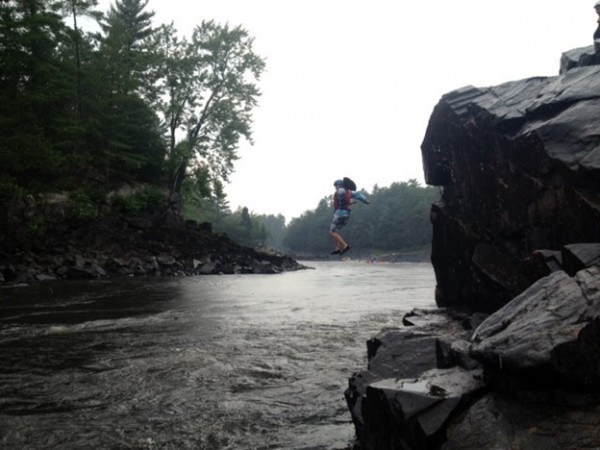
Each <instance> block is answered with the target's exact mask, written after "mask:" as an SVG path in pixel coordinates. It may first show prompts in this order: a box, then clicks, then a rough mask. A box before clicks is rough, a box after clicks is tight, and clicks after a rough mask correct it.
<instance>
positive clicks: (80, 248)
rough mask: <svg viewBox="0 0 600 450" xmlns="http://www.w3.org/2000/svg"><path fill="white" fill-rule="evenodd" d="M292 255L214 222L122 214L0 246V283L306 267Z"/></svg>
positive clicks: (252, 272) (287, 269)
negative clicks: (243, 241)
mask: <svg viewBox="0 0 600 450" xmlns="http://www.w3.org/2000/svg"><path fill="white" fill-rule="evenodd" d="M304 268H305V266H303V265H302V264H299V263H298V262H297V261H295V260H294V259H292V258H291V257H289V256H286V255H283V254H281V253H278V252H275V251H269V250H259V249H254V248H251V247H245V246H242V245H239V244H237V243H235V242H233V241H232V240H231V239H229V238H228V237H227V236H226V235H221V234H214V233H212V231H211V230H210V226H209V224H201V225H200V224H196V223H195V222H192V221H188V222H185V223H184V222H181V223H175V224H170V225H148V224H145V225H141V224H140V223H139V222H136V221H134V220H131V219H127V218H123V217H113V218H107V219H104V220H100V221H94V222H93V223H88V224H85V225H83V226H82V225H80V226H76V227H72V228H68V227H62V228H61V229H60V232H59V231H57V230H54V231H53V232H52V233H49V234H48V235H46V236H44V238H43V239H37V240H36V242H32V243H31V245H27V246H11V247H8V246H6V245H4V246H3V248H2V249H0V283H31V282H35V281H49V280H58V279H95V278H105V277H127V276H189V275H208V274H238V273H239V274H276V273H281V272H284V271H293V270H301V269H304Z"/></svg>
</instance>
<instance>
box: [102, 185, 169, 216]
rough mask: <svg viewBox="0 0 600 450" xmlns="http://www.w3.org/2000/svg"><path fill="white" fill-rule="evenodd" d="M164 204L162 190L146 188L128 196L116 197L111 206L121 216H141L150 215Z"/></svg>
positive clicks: (164, 198)
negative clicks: (121, 214)
mask: <svg viewBox="0 0 600 450" xmlns="http://www.w3.org/2000/svg"><path fill="white" fill-rule="evenodd" d="M165 204H166V195H165V192H164V191H163V190H160V189H157V188H152V187H149V188H146V189H143V190H142V191H140V192H137V193H135V194H133V195H129V196H121V197H116V198H115V200H114V202H113V206H114V207H115V209H116V210H117V211H118V212H120V213H123V214H129V215H134V216H136V215H141V214H143V213H152V212H154V211H156V210H158V209H160V208H163V207H164V206H165Z"/></svg>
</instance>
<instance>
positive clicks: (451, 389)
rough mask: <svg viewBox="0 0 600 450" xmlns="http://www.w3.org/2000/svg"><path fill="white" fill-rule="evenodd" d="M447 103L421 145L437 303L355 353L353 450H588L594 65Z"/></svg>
mask: <svg viewBox="0 0 600 450" xmlns="http://www.w3.org/2000/svg"><path fill="white" fill-rule="evenodd" d="M592 56H593V50H592V52H591V53H590V49H589V48H584V49H576V50H572V51H570V52H567V53H565V54H564V55H563V58H562V60H561V69H560V75H559V76H556V77H544V78H541V77H537V78H530V79H525V80H521V81H514V82H508V83H505V84H502V85H500V86H495V87H486V88H476V87H471V86H468V87H464V88H461V89H458V90H456V91H453V92H450V93H448V94H446V95H444V96H443V97H442V98H441V100H440V102H439V103H438V105H437V106H436V107H435V109H434V110H433V113H432V115H431V118H430V122H429V126H428V128H427V132H426V135H425V139H424V141H423V144H422V154H423V166H424V171H425V178H426V181H427V183H428V184H431V185H436V186H440V187H442V191H443V193H442V197H441V201H440V202H438V203H437V204H435V205H433V207H432V211H431V221H432V224H433V247H432V263H433V266H434V269H435V273H436V279H437V287H436V302H437V305H438V307H439V308H438V309H435V310H431V311H414V312H412V313H410V314H409V315H407V316H406V317H405V319H404V322H403V324H402V326H401V327H398V328H397V329H388V330H385V331H382V332H381V333H380V334H379V335H377V336H375V337H374V338H372V339H371V340H370V341H369V342H368V343H367V350H368V351H367V353H368V361H369V364H368V367H367V368H366V369H365V370H363V371H361V372H359V373H356V374H355V375H354V376H353V377H352V378H351V379H350V383H349V387H348V389H347V391H346V399H347V402H348V406H349V409H350V411H351V414H352V419H353V422H354V424H355V428H356V434H357V440H358V442H357V446H356V448H358V449H360V450H385V449H402V450H412V449H415V450H416V449H436V450H437V449H445V450H454V449H490V450H491V449H520V450H528V449H532V450H533V449H541V448H543V449H545V450H550V449H556V450H564V449H576V448H577V449H583V448H586V449H598V448H600V431H599V430H600V391H599V390H598V388H600V66H598V65H591V63H592V62H593V58H592Z"/></svg>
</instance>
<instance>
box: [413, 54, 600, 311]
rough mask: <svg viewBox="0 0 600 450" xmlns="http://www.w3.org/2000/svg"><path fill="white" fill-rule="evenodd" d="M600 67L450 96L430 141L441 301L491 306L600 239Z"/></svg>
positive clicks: (425, 148)
mask: <svg viewBox="0 0 600 450" xmlns="http://www.w3.org/2000/svg"><path fill="white" fill-rule="evenodd" d="M599 118H600V66H589V67H575V68H572V69H571V70H569V71H568V72H566V73H564V74H562V75H560V76H557V77H549V78H530V79H526V80H521V81H514V82H509V83H505V84H502V85H500V86H495V87H488V88H475V87H466V88H462V89H459V90H456V91H454V92H451V93H449V94H447V95H445V96H443V97H442V99H441V100H440V102H439V103H438V105H437V106H436V107H435V109H434V111H433V114H432V115H431V119H430V122H429V127H428V129H427V132H426V135H425V139H424V141H423V145H422V154H423V166H424V171H425V178H426V182H427V183H428V184H431V185H436V186H442V187H443V194H442V200H441V202H439V203H438V204H436V205H434V207H433V209H432V215H431V217H432V224H433V252H432V262H433V265H434V268H435V271H436V276H437V282H438V290H437V297H436V300H437V303H438V305H440V306H466V307H468V308H469V309H470V310H472V311H485V312H492V311H495V310H497V309H498V308H499V307H501V306H502V305H504V304H505V303H507V302H508V301H509V300H510V299H512V298H513V297H515V296H516V295H517V294H519V293H521V292H522V291H523V290H524V289H525V288H526V287H528V286H529V285H530V284H531V283H532V282H533V281H535V280H537V279H538V278H540V277H541V276H544V275H547V274H548V273H549V270H548V267H546V266H547V264H545V260H546V259H548V258H551V257H554V258H557V259H558V261H559V262H560V258H561V255H560V253H555V254H552V253H550V252H560V251H561V249H562V248H563V247H564V246H565V245H568V244H574V243H586V242H599V241H600V119H599Z"/></svg>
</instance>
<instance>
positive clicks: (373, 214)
mask: <svg viewBox="0 0 600 450" xmlns="http://www.w3.org/2000/svg"><path fill="white" fill-rule="evenodd" d="M363 192H365V194H366V195H367V196H368V197H369V201H370V204H369V205H364V204H362V203H359V204H357V205H355V206H354V207H353V209H352V216H351V219H350V223H349V224H348V225H347V226H346V227H345V228H343V230H342V234H343V236H344V238H345V239H346V240H347V241H348V242H349V243H350V244H351V245H352V248H353V249H355V250H356V251H357V252H361V253H370V254H375V253H379V252H397V251H408V250H414V249H419V248H423V247H427V246H429V245H430V244H431V224H430V220H429V211H430V209H431V204H432V203H434V202H436V201H437V200H438V199H439V191H438V189H436V188H432V187H422V186H420V185H419V183H418V182H417V181H416V180H409V181H407V182H398V183H392V185H391V186H389V187H377V186H375V187H374V188H373V191H372V192H370V193H369V192H366V191H363ZM201 202H202V205H201V206H200V205H196V206H195V205H194V204H188V206H187V208H186V211H187V216H188V217H190V218H193V219H196V220H199V221H207V222H211V223H213V225H214V228H215V230H216V231H221V232H225V233H227V234H228V235H230V236H231V237H233V238H234V239H236V240H238V241H240V242H243V243H246V244H250V245H267V246H271V247H275V248H278V249H281V250H284V251H291V252H294V253H298V254H301V255H322V254H328V253H329V252H330V251H331V250H332V249H333V243H332V241H331V238H330V237H329V235H328V232H329V224H330V222H331V218H332V216H333V207H332V198H331V196H328V197H325V198H323V199H321V201H319V203H318V205H317V207H316V209H314V210H311V211H306V212H305V213H304V214H303V215H302V216H301V217H298V218H295V219H292V220H291V222H290V223H289V224H287V226H286V223H285V218H284V217H283V216H282V215H278V216H273V215H269V216H265V215H254V214H251V213H249V212H248V209H247V208H242V209H240V210H238V211H236V212H234V213H231V212H228V213H223V211H226V210H227V208H224V207H223V205H221V207H219V206H218V205H215V204H212V205H211V204H209V202H208V201H207V200H201Z"/></svg>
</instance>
